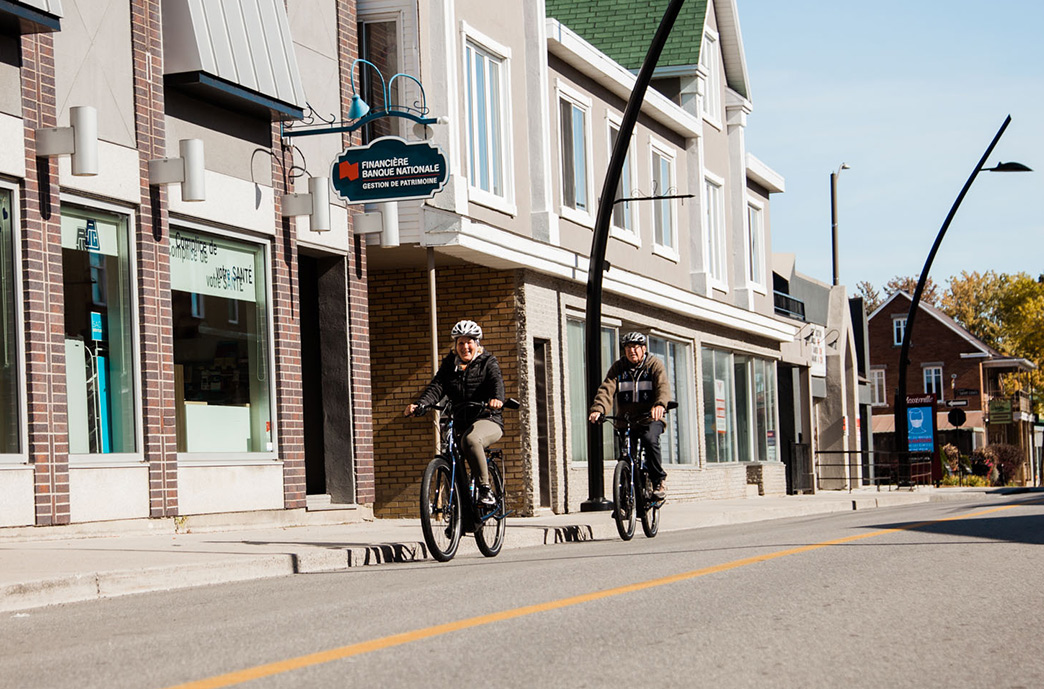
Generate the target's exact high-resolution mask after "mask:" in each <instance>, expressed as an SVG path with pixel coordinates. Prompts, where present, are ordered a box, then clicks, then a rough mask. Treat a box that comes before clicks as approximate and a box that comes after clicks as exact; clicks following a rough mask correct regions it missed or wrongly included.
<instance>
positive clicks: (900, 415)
mask: <svg viewBox="0 0 1044 689" xmlns="http://www.w3.org/2000/svg"><path fill="white" fill-rule="evenodd" d="M1010 123H1011V115H1008V116H1007V117H1006V118H1005V119H1004V124H1002V125H1001V128H1000V129H999V130H998V131H997V135H996V136H994V137H993V141H992V142H991V143H990V145H989V148H987V149H986V152H985V153H983V154H982V158H980V159H979V163H978V165H976V166H975V169H974V170H973V171H972V173H971V176H970V177H969V178H968V181H967V182H965V183H964V188H963V189H961V193H960V194H958V195H957V200H956V201H954V202H953V206H952V207H951V208H950V212H949V214H947V216H946V220H945V221H944V222H943V225H942V227H941V228H940V229H939V234H938V235H937V236H936V237H935V243H934V244H932V250H931V251H930V252H928V260H926V261H925V262H924V268H922V269H921V275H920V277H919V278H918V280H917V287H916V288H915V289H914V293H913V299H912V300H911V302H910V312H909V313H908V314H907V315H906V326H905V328H904V329H903V345H902V349H900V350H899V383H898V385H897V386H896V390H895V405H894V410H895V417H894V418H895V440H896V450H897V451H898V452H900V453H903V452H906V451H908V450H909V446H908V437H909V436H908V433H907V431H908V429H907V427H906V368H907V366H909V364H910V360H909V358H908V355H909V353H910V340H911V337H912V336H911V333H913V324H914V317H915V316H916V315H917V307H918V305H919V304H920V303H921V293H922V292H923V291H924V285H925V282H927V280H928V271H930V270H931V269H932V262H933V261H934V260H935V254H936V253H937V252H938V251H939V245H940V244H941V243H942V240H943V236H944V235H945V234H946V230H947V229H948V228H949V227H950V222H951V221H952V220H953V216H954V215H955V214H956V213H957V207H958V206H960V205H961V201H963V200H964V196H965V194H967V193H968V189H969V188H970V187H971V185H972V182H974V181H975V178H976V177H977V176H978V174H979V173H980V172H1032V170H1030V168H1028V167H1026V166H1025V165H1023V164H1022V163H1015V162H1010V163H998V164H997V165H995V166H994V167H983V166H984V165H985V164H986V159H987V158H989V157H990V153H992V152H993V149H994V147H995V146H996V145H997V142H998V141H1000V138H1001V135H1002V134H1004V130H1005V129H1007V128H1008V124H1010Z"/></svg>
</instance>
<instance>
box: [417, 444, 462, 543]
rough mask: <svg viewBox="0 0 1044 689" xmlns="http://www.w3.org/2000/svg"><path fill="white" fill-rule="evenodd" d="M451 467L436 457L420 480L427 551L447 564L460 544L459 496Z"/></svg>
mask: <svg viewBox="0 0 1044 689" xmlns="http://www.w3.org/2000/svg"><path fill="white" fill-rule="evenodd" d="M452 486H453V479H452V476H451V475H450V464H449V462H448V461H447V460H446V459H445V458H444V457H436V458H435V459H433V460H431V461H430V462H429V463H428V466H427V467H425V469H424V478H423V479H422V480H421V494H420V516H421V531H423V532H424V542H425V543H427V544H428V550H429V551H430V552H431V555H432V557H434V558H435V559H436V560H438V561H439V562H448V561H450V560H452V559H453V556H454V555H456V554H457V546H458V545H459V544H460V531H461V521H460V496H458V495H456V494H455V492H454V491H453V490H452Z"/></svg>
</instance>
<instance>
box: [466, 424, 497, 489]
mask: <svg viewBox="0 0 1044 689" xmlns="http://www.w3.org/2000/svg"><path fill="white" fill-rule="evenodd" d="M502 435H504V429H503V428H501V427H500V424H498V423H497V422H496V421H490V420H489V419H479V420H478V421H476V422H475V423H473V424H471V428H469V429H468V430H466V431H464V433H463V434H462V435H461V438H460V445H461V448H462V449H463V451H464V456H465V457H467V459H468V466H470V467H471V475H472V476H473V477H474V478H475V483H477V484H478V485H480V486H488V485H489V469H488V468H487V467H486V448H488V447H489V446H490V445H492V444H493V443H495V442H497V441H498V440H500V437H501V436H502Z"/></svg>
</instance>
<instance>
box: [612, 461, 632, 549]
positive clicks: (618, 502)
mask: <svg viewBox="0 0 1044 689" xmlns="http://www.w3.org/2000/svg"><path fill="white" fill-rule="evenodd" d="M613 505H614V508H615V509H614V510H613V518H614V519H615V520H616V530H617V531H619V532H620V538H622V539H623V540H625V541H629V540H631V539H632V538H634V523H635V509H634V481H632V480H631V463H630V462H628V461H627V460H625V459H621V460H620V461H618V462H617V463H616V469H615V470H614V471H613Z"/></svg>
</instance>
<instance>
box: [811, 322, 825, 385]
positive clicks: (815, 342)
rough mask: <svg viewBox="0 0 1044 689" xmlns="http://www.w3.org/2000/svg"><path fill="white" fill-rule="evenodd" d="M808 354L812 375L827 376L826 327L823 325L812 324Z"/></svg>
mask: <svg viewBox="0 0 1044 689" xmlns="http://www.w3.org/2000/svg"><path fill="white" fill-rule="evenodd" d="M808 356H809V360H810V362H811V364H810V368H811V369H812V370H811V373H812V375H814V376H819V377H821V378H825V377H826V373H827V370H826V328H825V327H823V326H822V325H812V332H811V334H810V337H809V340H808Z"/></svg>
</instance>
